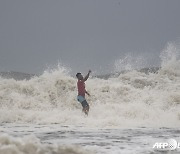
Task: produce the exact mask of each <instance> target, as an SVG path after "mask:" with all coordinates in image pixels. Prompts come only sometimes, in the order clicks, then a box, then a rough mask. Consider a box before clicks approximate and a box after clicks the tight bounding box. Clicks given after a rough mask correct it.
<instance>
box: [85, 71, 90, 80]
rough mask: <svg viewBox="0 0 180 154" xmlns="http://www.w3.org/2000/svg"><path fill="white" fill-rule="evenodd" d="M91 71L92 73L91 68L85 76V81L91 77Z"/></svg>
mask: <svg viewBox="0 0 180 154" xmlns="http://www.w3.org/2000/svg"><path fill="white" fill-rule="evenodd" d="M90 73H91V70H89V72H88V74H87V75H86V76H85V77H84V79H83V81H86V80H87V79H88V78H89V75H90Z"/></svg>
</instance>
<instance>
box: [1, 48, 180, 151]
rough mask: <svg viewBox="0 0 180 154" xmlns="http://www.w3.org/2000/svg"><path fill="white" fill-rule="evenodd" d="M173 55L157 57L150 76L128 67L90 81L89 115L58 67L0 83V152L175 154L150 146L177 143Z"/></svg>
mask: <svg viewBox="0 0 180 154" xmlns="http://www.w3.org/2000/svg"><path fill="white" fill-rule="evenodd" d="M178 54H179V50H177V49H176V48H172V46H171V45H170V46H169V47H168V48H167V50H165V51H163V52H162V54H161V59H162V64H161V68H160V69H159V71H158V72H156V73H143V72H139V71H137V70H131V71H128V72H126V73H123V74H120V75H118V76H116V77H111V78H109V79H107V80H105V79H100V78H90V79H89V80H88V81H87V82H86V88H87V90H88V91H89V93H90V94H91V96H90V97H87V101H88V102H89V104H90V112H89V116H88V117H87V116H85V115H84V114H83V113H82V111H81V110H82V107H81V105H80V104H79V103H78V102H77V100H76V95H77V87H76V83H77V79H76V78H74V77H72V76H70V75H69V74H68V73H67V71H66V69H65V68H62V67H59V68H58V69H55V70H52V71H46V72H44V73H43V74H42V75H41V76H38V77H33V78H32V79H30V80H21V81H16V80H14V79H4V78H1V79H0V154H43V153H46V154H61V153H62V154H81V153H88V154H89V153H99V154H104V153H107V154H109V153H112V154H121V153H122V154H124V153H125V154H126V153H137V154H138V153H143V154H144V153H147V154H151V153H179V152H180V151H179V148H176V150H166V151H162V149H159V150H158V149H157V148H156V149H155V148H153V146H154V145H155V144H156V143H166V142H167V140H168V139H173V140H176V141H177V142H180V137H179V133H180V129H179V126H180V60H179V57H178Z"/></svg>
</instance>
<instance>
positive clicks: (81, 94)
mask: <svg viewBox="0 0 180 154" xmlns="http://www.w3.org/2000/svg"><path fill="white" fill-rule="evenodd" d="M90 73H91V70H89V72H88V74H87V75H86V76H85V77H83V76H82V74H81V73H77V74H76V77H77V78H78V82H77V88H78V96H77V100H78V101H79V102H80V103H81V105H82V107H83V112H84V113H85V114H86V115H88V112H89V104H88V103H87V101H86V99H85V94H87V95H88V96H90V94H89V93H88V92H87V91H86V88H85V81H86V80H87V79H88V78H89V74H90Z"/></svg>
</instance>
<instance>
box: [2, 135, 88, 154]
mask: <svg viewBox="0 0 180 154" xmlns="http://www.w3.org/2000/svg"><path fill="white" fill-rule="evenodd" d="M45 153H46V154H59V153H61V154H66V153H68V154H89V153H91V152H90V151H87V150H86V151H85V150H84V149H82V148H81V147H79V146H64V145H57V144H53V145H47V144H42V143H41V142H40V140H39V139H38V138H36V137H35V136H28V137H24V138H14V137H11V136H9V135H7V134H3V135H0V154H45Z"/></svg>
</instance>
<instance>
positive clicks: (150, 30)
mask: <svg viewBox="0 0 180 154" xmlns="http://www.w3.org/2000/svg"><path fill="white" fill-rule="evenodd" d="M179 36H180V0H26V1H25V0H0V71H20V72H27V73H40V72H42V71H43V70H44V69H45V68H47V66H56V65H57V63H58V61H60V62H61V63H63V64H64V65H66V66H68V67H70V68H71V69H72V70H73V72H79V71H82V72H84V71H86V70H88V69H89V68H91V69H92V70H94V71H96V72H97V71H99V73H98V74H100V72H109V71H111V70H112V69H113V64H114V62H115V60H117V59H121V58H123V57H124V56H125V55H126V54H127V53H132V54H133V56H136V55H141V54H142V55H144V54H145V55H147V57H148V56H149V58H148V59H151V60H152V61H151V63H152V64H157V63H158V58H157V57H158V55H159V52H160V51H161V50H162V49H163V48H164V47H165V45H166V44H167V42H169V41H174V40H177V39H178V38H179ZM147 57H146V58H147Z"/></svg>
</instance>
